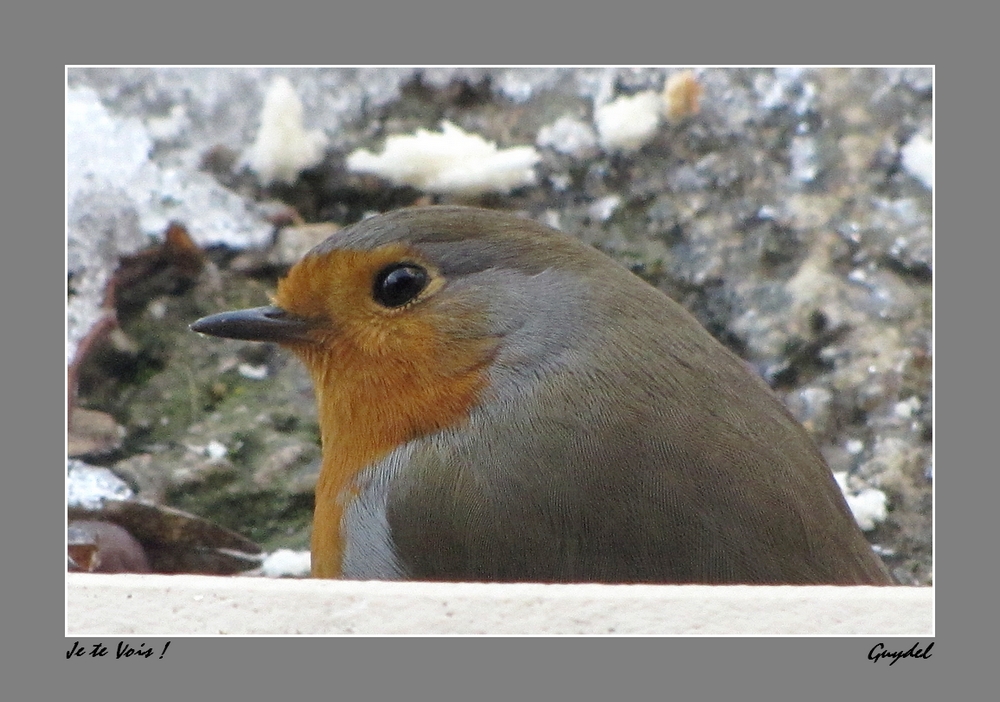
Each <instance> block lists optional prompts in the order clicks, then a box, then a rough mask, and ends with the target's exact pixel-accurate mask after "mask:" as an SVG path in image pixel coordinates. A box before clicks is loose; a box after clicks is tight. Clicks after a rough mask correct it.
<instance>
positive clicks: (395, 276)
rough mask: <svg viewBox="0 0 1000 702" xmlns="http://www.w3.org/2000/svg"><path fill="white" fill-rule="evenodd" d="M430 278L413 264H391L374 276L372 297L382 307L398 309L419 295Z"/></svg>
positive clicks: (424, 271)
mask: <svg viewBox="0 0 1000 702" xmlns="http://www.w3.org/2000/svg"><path fill="white" fill-rule="evenodd" d="M429 280H430V276H429V275H428V274H427V271H426V270H424V269H423V268H421V267H420V266H418V265H417V264H415V263H393V264H392V265H391V266H386V267H385V268H383V269H382V270H380V271H379V272H378V275H376V276H375V284H374V285H373V286H372V296H373V297H374V298H375V301H376V302H377V303H379V304H380V305H382V306H384V307H400V306H402V305H405V304H406V303H407V302H412V301H413V300H414V299H415V298H416V297H417V295H419V294H420V291H422V290H423V289H424V288H426V287H427V283H428V281H429Z"/></svg>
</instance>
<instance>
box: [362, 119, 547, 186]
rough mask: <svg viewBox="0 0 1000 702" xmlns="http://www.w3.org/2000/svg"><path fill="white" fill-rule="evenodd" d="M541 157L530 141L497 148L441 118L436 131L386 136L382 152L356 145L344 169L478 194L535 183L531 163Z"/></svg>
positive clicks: (422, 130)
mask: <svg viewBox="0 0 1000 702" xmlns="http://www.w3.org/2000/svg"><path fill="white" fill-rule="evenodd" d="M540 158H541V155H540V154H539V153H538V152H537V151H535V149H534V148H533V147H531V146H518V147H514V148H511V149H498V148H497V145H496V144H495V143H492V142H489V141H486V140H485V139H484V138H483V137H481V136H479V135H478V134H469V133H468V132H465V131H463V130H462V129H461V128H460V127H458V126H456V125H454V124H452V123H451V122H448V121H444V122H442V123H441V132H440V133H437V132H431V131H428V130H426V129H418V130H417V131H416V132H415V133H414V134H411V135H395V136H390V137H389V138H388V139H386V141H385V147H384V148H383V150H382V153H381V154H373V153H372V152H370V151H368V150H366V149H358V150H357V151H354V152H353V153H351V154H350V155H349V156H348V157H347V169H348V170H349V171H351V172H353V173H366V174H370V175H375V176H378V177H380V178H385V179H386V180H388V181H390V182H392V183H395V184H396V185H410V186H413V187H415V188H419V189H420V190H424V191H426V192H432V193H455V194H464V195H478V194H481V193H486V192H499V193H508V192H510V191H511V190H513V189H514V188H517V187H519V186H522V185H531V184H533V183H534V182H535V171H534V168H533V167H534V165H535V164H536V163H538V161H539V159H540Z"/></svg>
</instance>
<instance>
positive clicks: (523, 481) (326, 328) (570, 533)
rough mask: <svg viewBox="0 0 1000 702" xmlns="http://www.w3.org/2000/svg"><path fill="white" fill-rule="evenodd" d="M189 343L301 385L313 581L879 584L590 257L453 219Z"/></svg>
mask: <svg viewBox="0 0 1000 702" xmlns="http://www.w3.org/2000/svg"><path fill="white" fill-rule="evenodd" d="M273 303H274V304H273V305H272V306H270V307H264V308H256V309H254V310H243V311H238V312H229V313H222V314H219V315H213V316H211V317H207V318H205V319H203V320H199V321H198V322H196V323H195V324H194V325H192V328H193V329H195V330H196V331H201V332H204V333H208V334H214V335H217V336H223V337H231V338H238V339H250V340H257V341H274V342H277V343H279V344H281V345H283V346H285V347H287V348H289V349H290V350H292V351H293V352H294V353H295V354H296V355H297V356H298V357H299V358H301V359H302V361H303V362H304V363H305V365H306V367H307V368H308V369H309V372H310V374H311V376H312V380H313V385H314V387H315V392H316V401H317V407H318V415H319V422H320V426H321V434H322V442H323V465H322V468H321V471H320V477H319V481H318V484H317V488H316V511H315V516H314V523H313V536H312V556H313V574H314V575H315V576H318V577H348V578H392V579H424V580H487V581H493V580H499V581H523V580H529V581H542V582H572V581H592V582H678V583H681V582H701V583H770V584H778V583H814V584H820V583H838V584H890V583H891V579H890V577H889V576H888V573H887V572H886V570H885V567H884V566H883V565H882V563H881V561H880V560H879V559H878V558H877V557H876V556H875V554H874V553H873V552H872V550H871V547H870V546H869V544H868V542H867V541H866V540H865V538H864V535H863V534H862V533H861V530H860V529H859V528H858V526H857V524H856V523H855V521H854V519H853V517H852V515H851V513H850V510H849V509H848V507H847V504H846V502H845V500H844V498H843V495H842V494H841V492H840V489H839V488H838V486H837V484H836V482H835V481H834V479H833V476H832V474H831V472H830V469H829V468H828V467H827V465H826V463H825V462H824V461H823V458H822V456H821V455H820V453H819V451H818V450H817V448H816V447H815V445H814V444H813V442H812V440H811V439H810V437H809V436H808V434H807V433H806V431H805V430H804V429H803V428H802V426H801V425H800V424H799V423H798V422H797V421H796V420H795V419H794V418H793V417H792V415H791V414H790V413H789V412H788V411H787V410H786V409H785V407H784V406H783V405H782V403H781V402H780V400H779V399H778V398H777V397H776V396H775V395H774V394H773V393H772V392H771V390H770V388H768V387H767V385H766V384H765V383H764V382H763V381H762V380H761V379H760V378H758V377H756V376H755V375H754V374H752V373H751V372H750V371H749V370H748V369H747V368H746V367H745V366H744V364H743V362H742V361H741V360H740V359H739V358H738V357H737V356H735V355H734V354H732V353H731V352H730V351H728V350H727V349H725V348H724V347H723V346H722V345H721V344H720V343H719V342H718V341H716V340H715V339H714V338H713V337H712V336H711V335H710V334H709V333H708V332H707V331H706V330H705V329H704V328H702V327H701V325H700V324H698V322H697V321H696V320H695V319H694V317H692V316H691V315H690V314H689V313H688V312H687V311H686V310H684V309H683V308H682V307H681V306H680V305H678V304H677V303H675V302H673V301H672V300H670V299H669V298H668V297H667V296H666V295H664V294H663V293H662V292H660V291H658V290H656V289H655V288H653V287H652V286H650V285H648V284H646V283H645V282H643V281H642V280H640V279H639V278H638V277H636V276H634V275H633V274H632V273H630V272H629V271H627V270H626V269H624V268H623V267H621V266H619V265H618V264H616V263H615V262H613V261H612V260H611V259H609V258H607V257H606V256H604V255H603V254H601V253H600V252H598V251H596V250H595V249H593V248H592V247H589V246H587V245H586V244H584V243H582V242H580V241H578V240H576V239H574V238H572V237H570V236H568V235H565V234H562V233H560V232H557V231H555V230H552V229H549V228H547V227H545V226H543V225H540V224H537V223H534V222H531V221H529V220H524V219H520V218H517V217H514V216H511V215H507V214H502V213H499V212H494V211H488V210H481V209H476V208H464V207H426V208H411V209H404V210H398V211H396V212H392V213H389V214H386V215H381V216H377V217H373V218H371V219H368V220H364V221H362V222H360V223H358V224H357V225H354V226H353V227H350V228H348V229H346V230H343V231H341V232H338V233H337V234H335V235H333V236H332V237H330V238H329V239H328V240H327V241H325V242H323V243H322V244H320V245H319V246H317V247H316V248H315V249H313V250H312V251H311V252H309V253H308V254H306V256H305V257H304V258H303V259H302V260H301V261H300V262H299V263H297V264H296V265H295V266H293V267H292V268H291V270H290V271H289V273H288V275H287V276H286V277H285V278H284V279H283V280H282V281H281V282H280V283H279V285H278V290H277V292H276V294H275V296H274V300H273Z"/></svg>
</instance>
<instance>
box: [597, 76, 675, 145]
mask: <svg viewBox="0 0 1000 702" xmlns="http://www.w3.org/2000/svg"><path fill="white" fill-rule="evenodd" d="M662 108H663V100H662V97H661V95H660V94H659V93H657V92H655V91H652V90H647V91H645V92H641V93H637V94H635V95H632V96H625V97H620V98H618V99H617V100H614V101H613V102H609V103H608V104H606V105H601V106H600V107H598V108H597V109H596V110H595V111H594V124H595V125H596V126H597V133H598V138H599V140H600V142H601V146H602V147H604V148H605V149H606V150H607V151H624V152H628V151H637V150H638V149H640V148H642V147H643V146H644V145H645V144H646V143H647V142H648V141H649V140H650V139H652V138H653V136H654V135H655V134H656V130H657V128H658V127H659V126H660V119H661V110H662Z"/></svg>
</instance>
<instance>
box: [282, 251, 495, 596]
mask: <svg viewBox="0 0 1000 702" xmlns="http://www.w3.org/2000/svg"><path fill="white" fill-rule="evenodd" d="M399 248H400V247H397V246H391V247H384V248H383V249H379V250H376V251H374V252H367V251H366V252H358V251H334V252H332V253H330V254H327V255H325V256H322V257H310V258H307V259H304V260H303V261H301V262H300V263H299V264H297V265H296V266H295V267H293V268H292V270H291V271H290V272H289V275H288V277H287V278H285V279H284V280H283V281H281V283H280V285H279V288H278V292H277V294H276V296H275V303H276V304H278V305H279V306H281V307H282V308H284V309H286V310H288V311H289V312H292V313H294V314H301V315H303V316H308V317H311V318H320V319H323V320H328V321H324V323H323V326H322V328H321V329H319V330H318V332H317V334H316V335H315V339H316V341H315V343H311V344H296V345H289V348H290V349H291V350H292V351H293V352H294V353H295V354H296V355H297V356H298V357H299V358H301V359H302V361H303V362H304V363H305V365H306V366H307V368H308V369H309V372H310V374H311V375H312V380H313V386H314V389H315V393H316V403H317V409H318V416H319V422H320V428H321V434H322V441H323V465H322V468H321V470H320V476H319V481H318V483H317V486H316V511H315V514H314V517H313V532H312V574H313V576H314V577H320V578H336V577H339V576H340V574H341V561H342V557H343V553H344V546H345V544H344V536H343V534H342V529H341V522H342V518H343V515H344V508H345V507H346V504H347V501H348V500H350V499H352V498H353V497H354V495H353V494H352V492H351V487H350V486H351V483H352V479H353V478H354V476H355V475H356V474H357V473H358V472H359V471H360V470H362V469H363V468H365V467H367V466H369V465H371V464H372V463H374V462H375V461H378V460H379V459H381V458H383V457H384V456H385V455H386V454H388V453H389V452H390V451H392V450H393V449H394V448H396V447H397V446H400V445H401V444H404V443H406V442H407V441H410V440H411V439H414V438H416V437H419V436H422V435H425V434H429V433H431V432H434V431H437V430H440V429H443V428H445V427H449V426H453V425H455V424H457V423H460V422H462V421H463V420H464V419H465V418H466V417H467V416H468V413H469V410H470V409H471V407H472V406H473V405H474V404H475V402H476V400H477V398H478V396H479V394H480V392H481V390H482V389H483V387H484V386H485V384H486V375H485V369H486V366H487V364H488V363H489V359H490V355H491V345H490V342H488V341H486V340H484V339H482V338H476V337H475V336H474V335H465V334H463V335H459V336H456V335H455V334H454V333H452V332H451V331H450V330H454V329H455V328H456V324H459V325H460V324H461V321H462V320H461V319H456V318H455V315H454V314H447V313H446V311H445V310H444V309H442V308H441V306H435V305H433V304H420V303H417V304H415V305H414V306H412V307H411V308H406V309H402V310H393V311H386V310H384V309H382V308H379V307H378V305H377V304H376V303H374V302H373V301H372V300H371V283H370V281H371V280H372V276H373V275H374V272H375V271H377V270H379V269H380V268H381V267H382V266H383V265H385V264H386V263H388V262H391V261H393V260H396V259H398V257H399V256H400V255H401V252H400V250H399ZM428 302H430V301H428ZM464 314H469V312H468V311H466V312H464ZM470 321H471V320H470Z"/></svg>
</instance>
